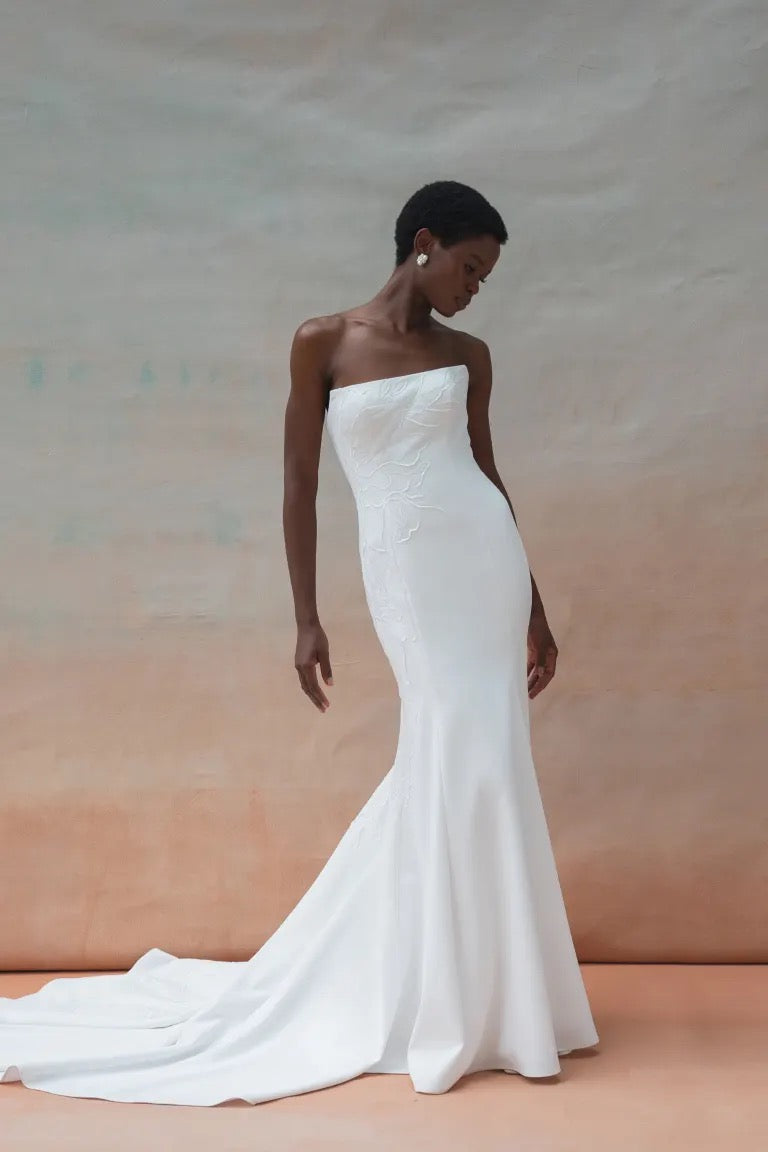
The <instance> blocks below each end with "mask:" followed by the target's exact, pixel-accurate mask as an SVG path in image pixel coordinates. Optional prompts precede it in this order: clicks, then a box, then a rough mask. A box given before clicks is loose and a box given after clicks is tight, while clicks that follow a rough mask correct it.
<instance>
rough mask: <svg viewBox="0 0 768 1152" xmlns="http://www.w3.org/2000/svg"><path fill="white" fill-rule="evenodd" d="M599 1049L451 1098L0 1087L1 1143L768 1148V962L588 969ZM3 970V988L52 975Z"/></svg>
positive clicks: (560, 1150) (517, 1150)
mask: <svg viewBox="0 0 768 1152" xmlns="http://www.w3.org/2000/svg"><path fill="white" fill-rule="evenodd" d="M582 971H583V973H584V980H585V983H586V986H587V991H588V993H589V997H590V1002H591V1004H592V1009H593V1014H594V1017H595V1022H596V1024H597V1030H598V1032H599V1033H600V1046H599V1048H598V1049H594V1050H592V1051H591V1052H590V1051H585V1052H583V1053H574V1054H573V1055H571V1056H564V1057H561V1064H562V1069H563V1070H562V1072H561V1074H560V1076H559V1077H553V1078H551V1079H549V1080H526V1079H524V1078H523V1077H520V1076H509V1075H506V1074H505V1073H503V1072H481V1073H477V1074H476V1075H474V1076H468V1077H465V1078H464V1079H463V1080H461V1081H460V1082H459V1083H458V1084H457V1085H456V1086H455V1087H454V1088H453V1089H452V1090H451V1091H450V1092H448V1093H446V1094H444V1095H442V1096H425V1095H420V1094H418V1093H416V1092H414V1091H413V1088H412V1087H411V1084H410V1080H409V1079H408V1078H407V1077H405V1076H372V1075H368V1076H362V1077H359V1078H358V1079H356V1080H352V1081H350V1082H348V1083H346V1084H341V1085H337V1086H335V1087H333V1088H327V1089H323V1090H322V1091H319V1092H310V1093H306V1094H304V1095H302V1096H293V1097H289V1098H286V1099H284V1100H276V1101H269V1102H267V1103H264V1104H258V1105H248V1104H245V1103H239V1102H231V1103H228V1104H222V1105H219V1106H218V1107H215V1108H185V1107H180V1106H175V1105H153V1104H118V1103H115V1102H112V1101H106V1100H78V1099H69V1098H66V1097H62V1096H53V1095H50V1094H48V1093H44V1092H37V1091H32V1090H30V1089H28V1088H24V1087H23V1086H22V1085H20V1084H4V1085H2V1086H0V1152H27V1150H28V1149H35V1150H37V1149H53V1148H55V1149H56V1152H70V1150H72V1152H74V1150H75V1149H76V1150H77V1152H91V1150H93V1152H118V1150H119V1152H123V1150H125V1152H128V1150H130V1152H154V1150H155V1149H157V1150H160V1149H162V1150H163V1152H165V1150H166V1149H183V1150H184V1152H197V1150H198V1149H199V1150H203V1149H205V1150H206V1152H210V1150H211V1149H214V1150H215V1152H240V1150H241V1149H242V1150H243V1152H246V1150H247V1152H260V1150H261V1149H265V1150H267V1149H268V1150H269V1152H287V1150H288V1149H291V1150H293V1149H296V1150H297V1152H298V1150H301V1152H318V1150H321V1149H322V1150H323V1152H343V1150H345V1149H350V1152H351V1150H354V1152H362V1150H363V1149H364V1150H365V1152H378V1150H379V1149H381V1150H382V1152H384V1150H385V1149H386V1152H391V1150H392V1149H395V1150H396V1152H417V1150H420V1149H434V1150H435V1152H454V1150H456V1152H459V1150H460V1152H577V1150H578V1152H582V1150H583V1152H603V1150H605V1152H667V1150H669V1152H687V1150H688V1149H690V1150H691V1152H694V1150H695V1152H710V1150H712V1152H714V1150H715V1149H716V1150H717V1152H725V1150H726V1149H727V1150H728V1152H768V966H767V965H665V964H658V965H652V964H620V965H616V964H587V965H583V967H582ZM58 975H84V973H53V972H52V973H6V974H0V996H20V995H23V994H24V993H26V992H33V991H35V990H36V989H37V988H39V987H40V986H41V985H42V984H44V983H46V981H47V980H49V979H51V977H53V976H58Z"/></svg>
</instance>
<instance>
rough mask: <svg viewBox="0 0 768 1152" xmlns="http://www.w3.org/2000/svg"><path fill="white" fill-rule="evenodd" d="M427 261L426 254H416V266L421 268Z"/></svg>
mask: <svg viewBox="0 0 768 1152" xmlns="http://www.w3.org/2000/svg"><path fill="white" fill-rule="evenodd" d="M427 260H429V256H427V254H426V252H420V253H419V254H418V256H417V257H416V263H417V264H418V265H419V266H420V267H421V266H422V265H424V264H426V262H427Z"/></svg>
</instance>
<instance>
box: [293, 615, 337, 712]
mask: <svg viewBox="0 0 768 1152" xmlns="http://www.w3.org/2000/svg"><path fill="white" fill-rule="evenodd" d="M317 664H319V665H320V671H321V673H322V677H323V680H324V681H325V682H326V684H330V685H331V686H333V673H332V672H331V658H330V656H329V654H328V637H327V636H326V634H325V632H324V631H323V629H322V627H321V625H320V623H319V621H318V622H317V623H315V624H300V625H299V632H298V636H297V639H296V657H295V659H294V666H295V668H296V671H297V672H298V674H299V681H300V682H301V688H302V691H303V692H306V694H307V696H309V698H310V700H311V701H312V703H313V704H314V705H315V707H316V708H318V709H319V710H320V711H321V712H325V711H326V710H327V709H328V708H330V706H331V702H330V700H329V699H328V697H327V696H326V695H325V694H324V692H323V690H322V688H321V687H320V685H319V684H318V682H317V670H316V667H315V665H317Z"/></svg>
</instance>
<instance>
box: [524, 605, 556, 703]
mask: <svg viewBox="0 0 768 1152" xmlns="http://www.w3.org/2000/svg"><path fill="white" fill-rule="evenodd" d="M556 664H557V644H555V638H554V636H553V635H552V633H551V632H550V630H549V624H547V618H546V616H545V615H544V613H543V612H536V611H534V612H532V613H531V619H530V621H529V623H528V696H529V698H530V699H531V700H533V698H534V696H538V694H539V692H541V691H542V689H543V688H546V686H547V684H549V682H550V680H551V679H552V677H553V676H554V674H555V665H556Z"/></svg>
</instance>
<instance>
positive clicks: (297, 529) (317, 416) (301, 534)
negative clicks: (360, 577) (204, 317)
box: [283, 317, 334, 712]
mask: <svg viewBox="0 0 768 1152" xmlns="http://www.w3.org/2000/svg"><path fill="white" fill-rule="evenodd" d="M333 335H334V334H333V331H332V325H331V324H330V323H329V320H328V319H327V318H325V317H322V318H320V319H317V320H307V321H305V322H304V323H303V324H302V325H300V326H299V328H298V329H297V330H296V333H295V335H294V337H293V343H292V345H291V360H290V373H291V388H290V393H289V396H288V402H287V404H286V409H285V436H284V453H283V459H284V483H283V535H284V537H285V551H286V558H287V561H288V572H289V575H290V580H291V588H292V591H293V600H294V607H295V616H296V627H297V638H296V653H295V658H294V666H295V668H296V671H297V672H298V675H299V682H300V684H301V688H302V691H303V692H305V693H306V695H307V696H309V698H310V700H311V701H312V702H313V704H314V705H315V706H316V707H317V708H318V709H319V710H320V711H321V712H325V711H326V709H327V708H329V707H330V701H329V700H328V698H327V696H326V695H325V693H324V692H323V690H322V688H321V687H320V685H319V683H318V680H317V668H316V665H318V664H319V665H320V671H321V673H322V676H323V680H324V681H325V682H326V684H330V685H333V677H332V673H331V661H330V655H329V651H328V638H327V636H326V634H325V632H324V631H323V628H322V626H321V624H320V619H319V616H318V611H317V594H316V568H317V510H316V498H317V479H318V466H319V462H320V446H321V442H322V436H323V424H324V420H325V398H326V395H327V385H326V382H325V376H326V365H327V364H328V363H329V358H330V357H329V352H330V346H331V343H332V340H333Z"/></svg>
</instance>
